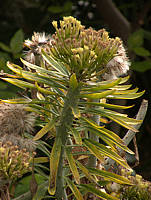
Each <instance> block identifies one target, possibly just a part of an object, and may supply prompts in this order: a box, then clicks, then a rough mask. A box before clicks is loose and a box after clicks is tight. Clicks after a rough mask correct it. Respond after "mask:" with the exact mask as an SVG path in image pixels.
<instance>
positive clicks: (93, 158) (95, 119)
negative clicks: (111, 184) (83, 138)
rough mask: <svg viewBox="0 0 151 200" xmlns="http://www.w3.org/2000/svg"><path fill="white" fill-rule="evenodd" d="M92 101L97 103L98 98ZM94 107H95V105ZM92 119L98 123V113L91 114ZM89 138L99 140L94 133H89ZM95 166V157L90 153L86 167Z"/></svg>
mask: <svg viewBox="0 0 151 200" xmlns="http://www.w3.org/2000/svg"><path fill="white" fill-rule="evenodd" d="M94 102H96V103H99V102H100V99H95V100H94ZM95 108H96V107H95ZM92 120H93V121H94V122H95V123H96V124H98V125H99V124H100V115H93V116H92ZM89 138H90V139H91V140H93V141H95V142H99V137H98V136H97V135H96V134H94V133H91V132H90V133H89ZM96 166H97V158H96V157H95V156H94V155H90V157H89V161H88V167H92V168H96Z"/></svg>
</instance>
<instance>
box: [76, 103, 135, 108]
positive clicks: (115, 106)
mask: <svg viewBox="0 0 151 200" xmlns="http://www.w3.org/2000/svg"><path fill="white" fill-rule="evenodd" d="M79 104H86V105H92V106H101V107H104V108H111V109H129V108H132V107H133V106H134V105H131V106H120V105H114V104H107V103H96V102H79Z"/></svg>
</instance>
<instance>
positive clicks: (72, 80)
mask: <svg viewBox="0 0 151 200" xmlns="http://www.w3.org/2000/svg"><path fill="white" fill-rule="evenodd" d="M69 86H70V87H71V88H72V90H75V89H76V88H77V87H78V81H77V78H76V74H72V76H71V77H70V80H69Z"/></svg>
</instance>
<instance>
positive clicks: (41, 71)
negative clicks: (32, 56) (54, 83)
mask: <svg viewBox="0 0 151 200" xmlns="http://www.w3.org/2000/svg"><path fill="white" fill-rule="evenodd" d="M20 60H21V61H22V63H23V64H24V65H26V66H27V67H28V68H31V69H34V70H36V71H37V72H40V73H42V74H48V75H50V76H52V77H53V76H55V77H57V78H60V79H61V78H62V76H59V75H58V74H57V72H55V73H53V72H52V70H47V69H44V68H42V67H39V66H37V65H34V64H32V63H30V62H27V61H26V60H23V59H22V58H20Z"/></svg>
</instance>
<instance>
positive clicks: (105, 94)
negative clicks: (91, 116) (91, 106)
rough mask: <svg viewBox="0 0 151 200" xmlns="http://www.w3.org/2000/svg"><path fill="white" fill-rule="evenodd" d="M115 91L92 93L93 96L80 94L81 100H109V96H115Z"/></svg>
mask: <svg viewBox="0 0 151 200" xmlns="http://www.w3.org/2000/svg"><path fill="white" fill-rule="evenodd" d="M114 92H115V90H107V91H104V92H100V93H91V94H80V97H81V98H88V99H101V98H105V97H106V98H107V97H108V96H109V95H112V94H114Z"/></svg>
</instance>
